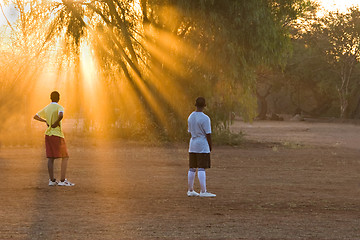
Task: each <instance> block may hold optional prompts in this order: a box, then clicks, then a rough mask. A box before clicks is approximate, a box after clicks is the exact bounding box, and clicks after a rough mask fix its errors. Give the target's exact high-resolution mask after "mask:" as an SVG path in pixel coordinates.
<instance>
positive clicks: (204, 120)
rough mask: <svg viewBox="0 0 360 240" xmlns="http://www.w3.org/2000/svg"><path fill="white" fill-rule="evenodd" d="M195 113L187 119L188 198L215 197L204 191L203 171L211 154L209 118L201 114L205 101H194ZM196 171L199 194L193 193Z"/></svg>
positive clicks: (204, 179) (202, 99) (204, 175)
mask: <svg viewBox="0 0 360 240" xmlns="http://www.w3.org/2000/svg"><path fill="white" fill-rule="evenodd" d="M195 106H196V111H194V112H192V113H191V114H190V116H189V118H188V131H189V133H190V134H191V139H190V144H189V172H188V192H187V195H188V196H189V197H197V196H200V197H215V196H216V195H215V194H212V193H209V192H207V190H206V174H205V169H206V168H210V166H211V162H210V152H211V124H210V118H209V117H208V116H207V115H206V114H205V113H203V110H204V108H205V106H206V104H205V99H204V98H203V97H198V98H197V99H196V103H195ZM196 169H198V178H199V182H200V186H201V191H200V194H199V193H197V192H195V191H194V180H195V175H196Z"/></svg>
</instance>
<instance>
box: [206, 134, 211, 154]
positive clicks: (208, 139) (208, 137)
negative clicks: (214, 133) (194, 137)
mask: <svg viewBox="0 0 360 240" xmlns="http://www.w3.org/2000/svg"><path fill="white" fill-rule="evenodd" d="M206 139H207V141H208V144H209V148H210V152H211V148H212V142H211V134H210V133H209V134H206Z"/></svg>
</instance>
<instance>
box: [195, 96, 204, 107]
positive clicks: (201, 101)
mask: <svg viewBox="0 0 360 240" xmlns="http://www.w3.org/2000/svg"><path fill="white" fill-rule="evenodd" d="M195 106H197V107H205V106H206V103H205V98H203V97H198V98H197V99H196V102H195Z"/></svg>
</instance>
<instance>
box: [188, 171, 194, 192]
mask: <svg viewBox="0 0 360 240" xmlns="http://www.w3.org/2000/svg"><path fill="white" fill-rule="evenodd" d="M195 174H196V169H195V168H189V172H188V191H194V180H195Z"/></svg>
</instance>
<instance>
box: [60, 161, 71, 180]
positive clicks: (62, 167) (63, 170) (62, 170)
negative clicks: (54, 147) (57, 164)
mask: <svg viewBox="0 0 360 240" xmlns="http://www.w3.org/2000/svg"><path fill="white" fill-rule="evenodd" d="M68 159H69V158H68V157H64V158H62V161H61V179H60V181H62V182H63V181H65V175H66V169H67V163H68Z"/></svg>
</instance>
